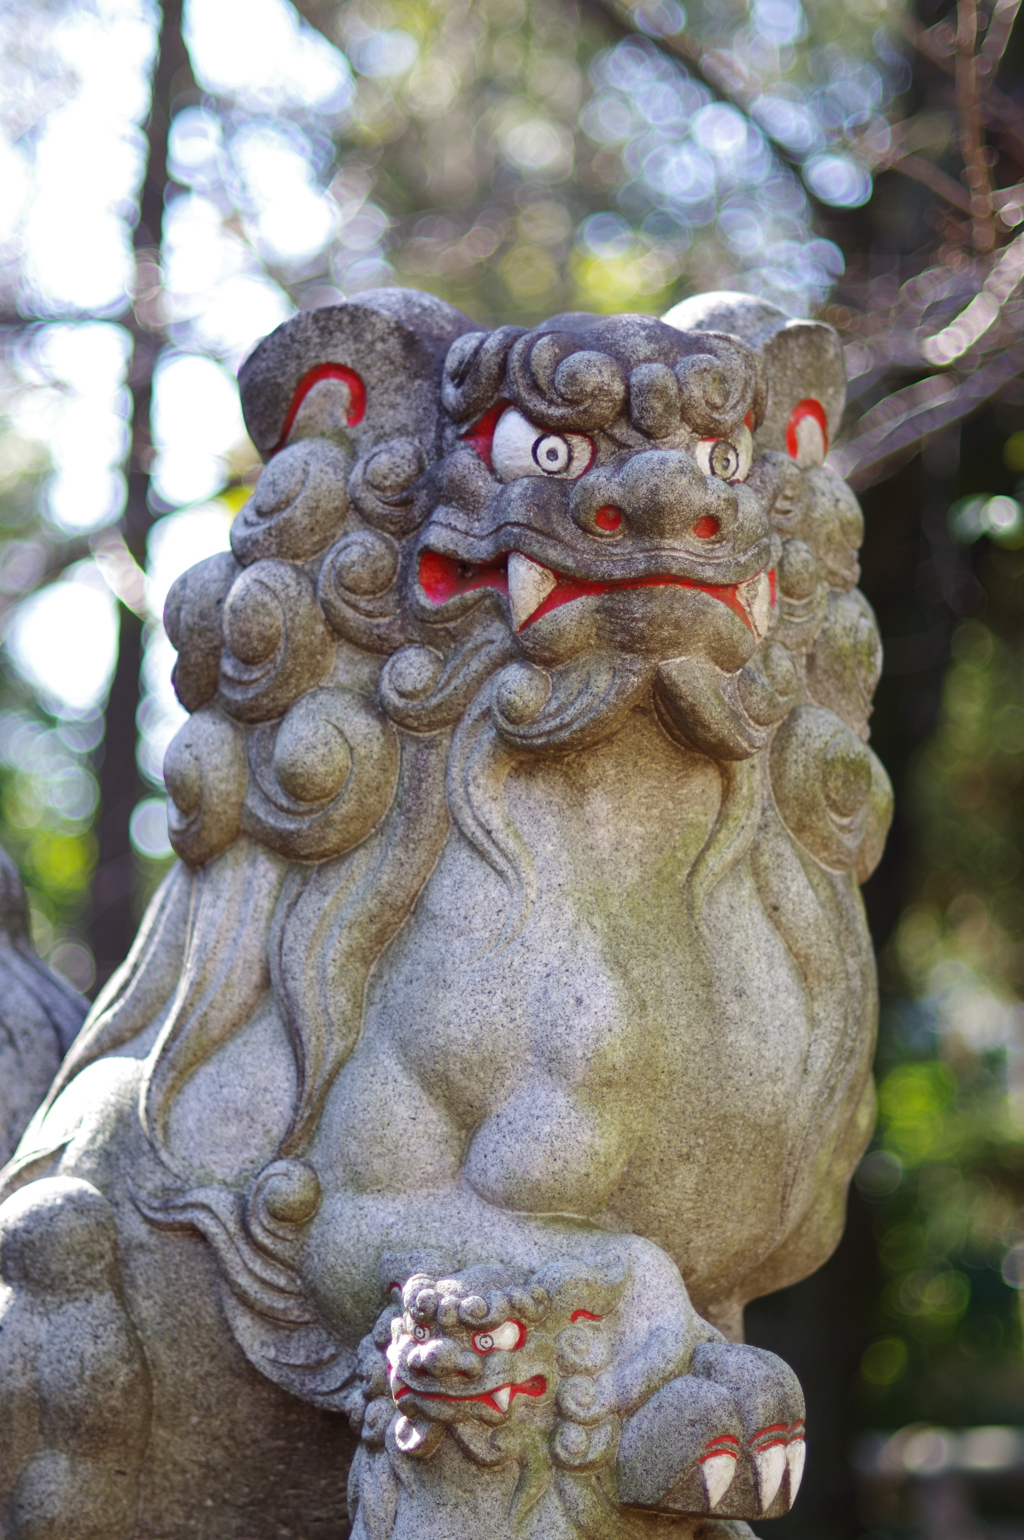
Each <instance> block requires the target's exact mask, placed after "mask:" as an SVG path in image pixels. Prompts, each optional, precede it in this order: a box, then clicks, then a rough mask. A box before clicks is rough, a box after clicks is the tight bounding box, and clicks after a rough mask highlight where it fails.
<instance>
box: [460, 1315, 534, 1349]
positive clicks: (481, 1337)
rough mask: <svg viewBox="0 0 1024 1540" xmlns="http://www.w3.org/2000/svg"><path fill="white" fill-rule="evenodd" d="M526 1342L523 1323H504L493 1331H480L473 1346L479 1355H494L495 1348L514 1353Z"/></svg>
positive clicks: (474, 1339)
mask: <svg viewBox="0 0 1024 1540" xmlns="http://www.w3.org/2000/svg"><path fill="white" fill-rule="evenodd" d="M525 1341H526V1327H525V1326H523V1325H522V1323H521V1322H519V1321H502V1323H501V1325H500V1326H496V1327H495V1328H494V1330H493V1331H478V1332H477V1333H476V1335H475V1336H474V1338H473V1346H474V1347H475V1348H476V1350H477V1352H478V1353H493V1352H494V1349H495V1348H500V1349H501V1350H502V1351H503V1352H505V1353H514V1352H515V1350H516V1348H521V1347H522V1345H523V1343H524V1342H525Z"/></svg>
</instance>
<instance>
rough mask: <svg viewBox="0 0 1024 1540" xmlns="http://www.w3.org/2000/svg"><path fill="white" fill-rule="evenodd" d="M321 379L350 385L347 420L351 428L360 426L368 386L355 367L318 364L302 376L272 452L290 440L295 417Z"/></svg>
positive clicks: (364, 410)
mask: <svg viewBox="0 0 1024 1540" xmlns="http://www.w3.org/2000/svg"><path fill="white" fill-rule="evenodd" d="M321 380H341V381H342V383H343V384H345V385H347V386H348V411H347V412H346V413H345V421H346V423H347V424H348V426H349V427H350V428H355V427H358V425H359V424H360V423H361V422H362V420H363V418H364V417H365V416H366V386H365V385H364V384H363V382H362V380H361V379H360V378H359V375H358V374H356V372H355V370H354V369H349V368H347V367H346V366H345V364H317V365H315V367H314V368H312V369H310V370H308V371H307V373H306V374H304V375H303V376H302V379H301V380H300V381H299V383H298V385H297V386H296V389H295V394H294V395H293V396H292V399H291V402H290V403H289V406H288V411H287V413H286V415H285V419H284V427H283V428H282V429H281V437H280V438H279V439H278V441H277V443H276V444H275V445H274V447H273V449H272V450H271V454H277V451H278V450H279V449H283V448H284V446H285V444H287V442H288V435H289V433H290V432H291V431H292V427H293V426H294V423H295V419H296V417H297V416H298V415H299V407H300V406H301V405H302V403H303V401H305V399H306V397H307V396H308V395H309V393H310V391H311V390H312V389H313V386H314V385H319V384H320V382H321Z"/></svg>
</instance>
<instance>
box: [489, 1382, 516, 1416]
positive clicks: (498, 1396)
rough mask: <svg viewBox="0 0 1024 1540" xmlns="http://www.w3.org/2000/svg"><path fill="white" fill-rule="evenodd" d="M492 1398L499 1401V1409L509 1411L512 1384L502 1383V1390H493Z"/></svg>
mask: <svg viewBox="0 0 1024 1540" xmlns="http://www.w3.org/2000/svg"><path fill="white" fill-rule="evenodd" d="M491 1399H492V1400H493V1401H495V1402H496V1403H497V1406H498V1410H499V1411H502V1412H507V1411H508V1403H509V1402H510V1401H511V1399H512V1386H511V1385H502V1387H501V1389H500V1390H492V1391H491Z"/></svg>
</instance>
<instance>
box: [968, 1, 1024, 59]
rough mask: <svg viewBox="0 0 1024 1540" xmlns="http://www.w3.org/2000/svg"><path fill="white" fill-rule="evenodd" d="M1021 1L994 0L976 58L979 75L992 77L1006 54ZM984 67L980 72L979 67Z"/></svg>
mask: <svg viewBox="0 0 1024 1540" xmlns="http://www.w3.org/2000/svg"><path fill="white" fill-rule="evenodd" d="M1020 3H1021V0H996V3H995V5H994V6H993V8H992V19H991V20H990V22H989V24H988V31H987V32H986V33H985V41H984V42H983V43H982V45H981V50H980V53H979V58H978V66H979V73H981V74H985V75H994V74H995V72H996V69H997V68H998V66H999V62H1000V60H1001V59H1002V57H1003V54H1004V53H1005V52H1006V45H1007V44H1008V43H1009V41H1010V33H1011V32H1012V31H1013V24H1014V22H1015V21H1016V20H1017V12H1018V11H1019V10H1020ZM982 65H984V69H983V70H982V68H981V66H982Z"/></svg>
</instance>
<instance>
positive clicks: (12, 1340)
mask: <svg viewBox="0 0 1024 1540" xmlns="http://www.w3.org/2000/svg"><path fill="white" fill-rule="evenodd" d="M240 379H241V393H242V403H243V407H244V410H245V414H246V420H247V423H248V426H249V431H250V433H251V434H252V437H253V439H254V441H255V443H256V444H257V446H258V448H259V449H260V451H261V453H262V454H263V455H264V457H265V459H266V462H267V463H266V467H265V469H264V471H263V473H262V475H261V477H260V480H259V482H258V484H257V486H256V489H255V492H254V494H253V496H252V499H251V501H250V502H249V503H248V504H247V505H246V507H245V508H244V509H243V510H242V511H241V513H240V514H239V516H238V518H237V519H236V521H235V524H234V526H233V528H232V531H231V551H230V553H225V554H224V555H221V556H216V557H213V558H210V559H209V560H207V561H204V562H200V563H199V564H198V565H197V566H195V567H193V568H192V569H191V570H190V571H189V572H187V573H186V574H185V575H184V576H183V577H182V578H180V579H179V580H178V582H177V583H176V584H175V585H174V588H173V589H172V591H171V594H170V597H169V599H168V602H167V610H166V617H165V618H166V624H167V630H168V634H169V635H170V637H171V640H172V642H173V643H174V645H175V647H176V648H177V649H178V661H177V664H176V668H175V686H176V689H177V692H178V695H179V697H180V699H181V701H182V703H183V704H184V705H185V706H186V707H187V709H188V711H189V712H190V718H189V721H188V722H187V723H186V725H185V726H184V727H183V728H182V729H181V731H180V732H179V734H178V736H177V737H176V738H175V740H174V742H173V743H172V744H171V747H170V749H169V751H168V754H167V760H166V765H165V771H166V779H167V786H168V791H169V793H170V798H171V805H170V828H171V838H172V842H173V844H174V847H175V849H176V851H177V853H178V855H179V856H180V857H181V861H180V863H179V864H178V865H177V866H176V867H175V868H174V870H173V871H172V872H171V874H170V875H169V877H168V878H167V880H166V881H165V883H164V885H163V887H162V888H161V889H160V891H159V893H158V894H157V896H156V897H155V899H154V900H153V903H152V905H151V907H150V910H149V912H148V913H147V915H146V917H145V919H144V921H143V924H142V927H141V930H140V933H139V936H138V939H137V942H136V944H135V947H134V948H133V951H132V954H131V956H130V957H129V958H128V960H127V962H126V963H125V965H124V967H123V968H122V970H121V971H120V973H119V974H118V975H116V976H115V978H114V979H113V980H112V981H111V983H110V985H109V986H108V988H107V989H106V990H105V991H104V994H103V995H102V997H101V998H100V1000H99V1001H97V1004H96V1006H95V1008H94V1009H93V1011H92V1012H91V1014H90V1017H89V1019H88V1020H87V1022H86V1025H85V1027H84V1028H83V1031H82V1033H81V1035H80V1036H79V1038H78V1039H77V1041H76V1043H75V1045H74V1047H73V1048H72V1050H71V1052H70V1054H69V1056H68V1058H67V1060H66V1061H65V1063H64V1066H63V1068H62V1070H61V1072H60V1074H59V1075H58V1078H57V1080H56V1082H55V1083H54V1086H53V1088H52V1090H51V1092H50V1094H49V1096H48V1098H47V1101H46V1103H45V1104H44V1106H43V1108H42V1109H41V1110H40V1112H39V1113H38V1114H37V1116H36V1118H35V1120H34V1122H33V1123H32V1125H31V1126H30V1128H29V1130H28V1132H27V1134H26V1135H25V1137H24V1139H23V1141H22V1143H21V1146H20V1148H19V1151H18V1153H17V1155H16V1157H15V1159H14V1160H13V1162H12V1163H11V1164H10V1165H9V1166H8V1167H7V1169H6V1172H5V1176H4V1186H3V1189H2V1195H3V1196H4V1198H5V1202H4V1203H3V1206H2V1207H0V1319H2V1325H3V1330H2V1332H0V1534H3V1535H4V1536H5V1537H9V1540H22V1537H28V1536H29V1535H31V1536H33V1537H38V1536H41V1535H43V1534H44V1533H45V1534H47V1535H50V1534H53V1535H58V1534H59V1535H60V1536H61V1537H62V1540H92V1537H93V1536H96V1537H97V1540H98V1537H100V1536H102V1537H103V1540H135V1537H154V1540H156V1537H166V1536H169V1535H173V1536H175V1537H176V1540H177V1537H178V1536H182V1537H183V1536H186V1535H188V1536H192V1535H196V1536H200V1535H201V1536H207V1535H209V1536H210V1537H211V1540H212V1537H213V1536H216V1537H217V1540H231V1537H237V1540H243V1537H245V1540H252V1537H254V1536H255V1537H259V1540H264V1537H267V1540H270V1537H278V1536H283V1535H285V1534H291V1535H293V1536H303V1537H308V1540H314V1537H315V1540H321V1537H322V1540H327V1536H329V1535H331V1536H333V1535H336V1534H341V1533H342V1532H343V1524H344V1521H345V1512H346V1501H345V1480H346V1471H347V1470H349V1467H350V1475H349V1487H348V1505H349V1512H350V1516H351V1520H352V1524H353V1533H354V1535H355V1536H356V1537H357V1540H479V1537H480V1536H481V1535H483V1534H487V1535H488V1536H489V1537H491V1540H514V1537H517V1540H518V1537H521V1540H563V1537H564V1540H591V1537H593V1540H618V1537H620V1536H621V1537H624V1540H625V1537H636V1540H641V1537H642V1536H644V1535H648V1534H650V1535H651V1536H653V1535H655V1534H657V1535H659V1536H661V1535H670V1536H673V1537H678V1540H689V1537H693V1540H741V1537H743V1536H748V1537H749V1535H750V1533H751V1531H750V1530H749V1528H748V1526H747V1522H746V1521H748V1520H751V1521H756V1520H757V1519H759V1518H762V1517H774V1516H776V1515H779V1514H782V1513H784V1512H786V1511H787V1509H788V1507H789V1505H790V1503H791V1501H792V1499H793V1498H794V1496H795V1494H796V1488H797V1486H798V1485H799V1480H800V1474H801V1471H802V1468H803V1449H804V1445H803V1433H804V1428H803V1398H802V1395H801V1392H800V1388H799V1385H798V1384H797V1382H796V1380H795V1377H794V1376H793V1374H792V1372H791V1371H790V1370H789V1369H788V1368H787V1367H786V1366H785V1365H784V1364H782V1363H781V1362H780V1361H779V1360H778V1359H777V1358H775V1357H773V1355H771V1354H769V1353H765V1352H762V1351H760V1350H758V1349H755V1348H749V1347H745V1346H743V1345H742V1311H743V1307H744V1305H745V1304H746V1302H747V1301H748V1300H749V1299H751V1298H753V1297H755V1296H757V1295H760V1294H764V1293H767V1292H770V1291H771V1290H774V1289H777V1288H781V1287H783V1286H785V1285H787V1284H789V1283H792V1282H794V1281H796V1280H797V1279H799V1278H802V1277H804V1276H806V1275H807V1274H808V1273H809V1272H811V1271H813V1269H814V1268H816V1267H817V1266H819V1265H820V1263H821V1262H823V1261H824V1260H825V1258H826V1257H827V1256H828V1255H829V1253H830V1252H831V1251H832V1249H833V1248H834V1246H835V1244H836V1242H837V1240H838V1238H839V1234H840V1231H841V1228H842V1223H843V1211H844V1203H845V1194H846V1187H847V1184H848V1181H849V1177H850V1173H851V1171H852V1169H853V1167H854V1165H855V1164H856V1162H857V1160H858V1158H859V1157H860V1154H861V1152H862V1150H863V1148H864V1146H865V1143H866V1141H867V1139H868V1137H869V1134H870V1131H871V1127H872V1122H873V1117H874V1102H873V1090H872V1084H871V1076H870V1065H871V1058H872V1052H873V1046H874V1030H875V1015H876V985H875V971H874V962H873V957H872V952H871V947H870V943H869V939H868V934H867V930H866V926H865V922H864V914H863V908H862V904H861V900H860V895H859V891H858V883H859V882H862V881H863V880H864V879H865V878H866V877H867V876H868V874H869V873H870V872H871V870H872V869H873V867H874V865H875V864H876V862H877V860H878V858H879V855H880V853H881V848H882V842H883V840H884V836H885V832H886V829H887V826H888V821H889V817H890V809H891V794H890V789H889V785H888V781H887V779H886V776H885V773H884V771H883V770H882V768H881V766H880V764H879V763H878V761H877V759H876V758H875V756H874V755H873V754H872V752H871V750H870V749H869V748H868V747H867V737H868V731H867V721H868V716H869V713H870V709H871V704H870V703H871V696H872V693H873V691H874V688H875V685H876V683H877V680H878V675H879V670H880V663H881V650H880V644H879V638H878V632H877V628H876V625H875V621H874V617H873V615H872V612H871V609H870V607H869V606H868V604H867V603H866V602H865V600H864V599H863V598H862V596H861V595H860V593H859V592H858V591H857V588H856V583H857V579H858V566H857V548H858V545H859V543H860V539H861V534H862V522H861V515H860V511H859V509H858V506H857V503H856V499H855V498H854V496H853V494H852V493H851V492H850V491H849V489H848V488H847V487H846V486H845V484H844V483H843V482H842V481H841V480H840V479H839V478H838V477H837V476H836V475H835V473H834V472H833V471H831V470H830V469H829V468H828V466H827V465H826V464H825V463H824V462H825V456H826V454H827V450H828V445H829V439H830V436H831V435H832V434H833V433H834V432H835V430H836V428H837V426H838V423H839V418H840V414H841V412H842V408H843V402H844V371H843V366H842V353H841V349H840V347H839V344H838V340H837V338H836V336H835V334H834V332H833V331H832V330H831V329H830V328H829V327H828V326H825V325H823V324H821V323H818V322H811V321H791V320H787V319H786V317H785V316H784V315H783V314H782V313H781V312H779V311H777V310H776V309H775V308H774V307H772V306H771V305H768V304H766V303H763V302H761V301H758V300H754V299H751V298H749V297H747V296H743V295H735V294H712V295H705V296H702V297H701V298H699V299H696V300H690V301H687V302H685V303H684V304H682V305H680V306H678V307H677V308H676V309H675V310H673V311H671V312H670V313H669V315H668V316H666V317H665V318H664V319H663V320H661V321H659V320H656V319H654V318H653V317H649V316H641V315H630V316H612V317H597V316H591V315H582V314H570V315H563V316H557V317H555V318H554V319H553V320H552V321H549V322H546V323H545V324H544V325H542V326H539V327H536V328H535V329H533V330H532V331H528V330H523V329H522V328H518V327H499V328H498V329H496V330H493V331H481V330H480V329H479V328H478V327H477V326H475V325H474V323H472V322H471V321H469V320H468V319H467V318H466V317H465V316H463V315H461V314H459V313H458V312H457V311H455V310H453V309H452V308H451V307H450V306H447V305H445V304H444V303H442V302H441V301H439V300H436V299H433V298H431V297H429V296H427V295H423V294H418V293H415V292H413V291H408V290H401V289H385V290H378V291H374V292H371V293H368V294H365V295H362V296H359V297H358V298H357V299H354V300H352V301H350V302H348V303H346V304H344V305H340V306H336V307H332V308H329V309H324V310H316V311H308V312H305V313H304V314H302V315H300V316H298V317H296V318H295V319H294V320H292V321H289V322H288V323H286V324H285V325H284V326H282V327H281V328H279V330H278V331H276V332H275V333H273V334H272V335H271V336H270V337H268V338H267V339H266V340H265V341H264V342H263V343H261V345H260V346H259V347H258V348H257V349H256V351H255V353H254V354H253V356H252V357H251V358H250V359H249V361H248V362H247V363H246V364H245V366H244V367H243V369H242V371H241V377H240ZM339 1414H343V1415H339ZM353 1449H354V1454H353ZM47 1526H49V1527H47Z"/></svg>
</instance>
